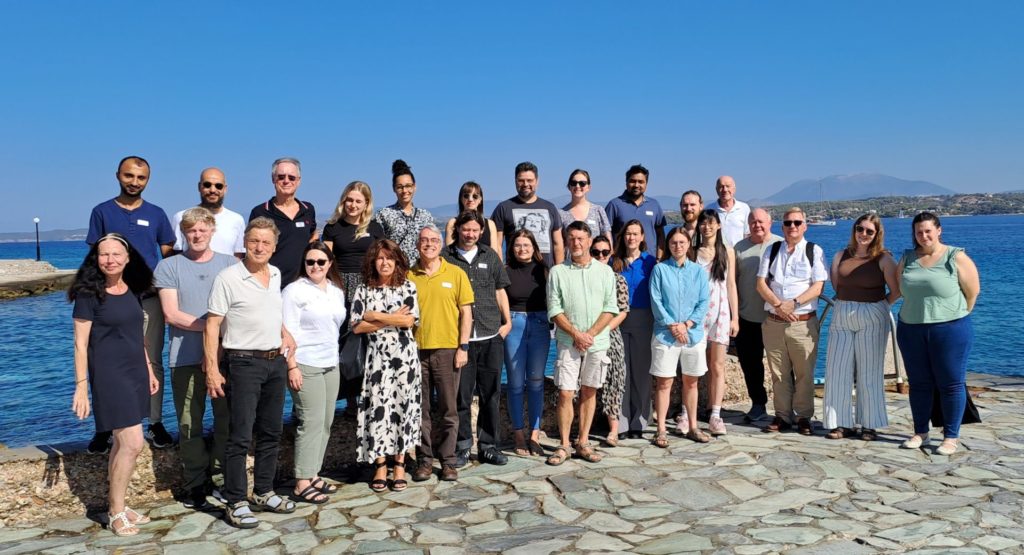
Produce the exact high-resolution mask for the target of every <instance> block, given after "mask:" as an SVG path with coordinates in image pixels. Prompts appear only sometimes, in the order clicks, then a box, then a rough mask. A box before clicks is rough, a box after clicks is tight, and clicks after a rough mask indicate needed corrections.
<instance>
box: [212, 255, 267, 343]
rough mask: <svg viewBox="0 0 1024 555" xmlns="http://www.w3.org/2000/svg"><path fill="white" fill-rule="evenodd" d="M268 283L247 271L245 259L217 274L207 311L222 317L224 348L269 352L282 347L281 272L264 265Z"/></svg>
mask: <svg viewBox="0 0 1024 555" xmlns="http://www.w3.org/2000/svg"><path fill="white" fill-rule="evenodd" d="M267 269H268V270H269V271H270V286H269V287H264V286H263V284H262V283H260V280H259V279H258V278H257V277H256V276H254V275H252V274H251V273H249V270H248V269H247V268H246V267H245V263H244V262H239V263H238V264H235V265H234V266H229V267H227V268H225V269H224V270H222V271H221V272H220V273H219V274H217V278H216V279H215V280H213V290H212V291H210V303H209V306H208V311H209V313H210V314H213V315H215V316H223V317H224V338H223V340H222V342H221V344H222V345H223V346H224V348H225V349H243V350H257V351H269V350H271V349H277V348H280V347H281V324H282V320H283V317H282V307H281V305H282V302H281V271H280V270H278V269H277V268H275V267H274V266H267Z"/></svg>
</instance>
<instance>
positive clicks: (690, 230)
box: [679, 189, 704, 239]
mask: <svg viewBox="0 0 1024 555" xmlns="http://www.w3.org/2000/svg"><path fill="white" fill-rule="evenodd" d="M703 211H704V199H702V198H701V197H700V193H698V192H697V191H694V190H693V189H690V190H689V191H686V192H685V193H683V196H682V197H681V198H680V199H679V216H680V217H681V218H683V223H682V224H680V225H682V226H683V230H684V231H686V234H687V235H689V236H690V239H693V234H694V233H697V216H700V213H701V212H703Z"/></svg>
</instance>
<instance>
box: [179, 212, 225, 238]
mask: <svg viewBox="0 0 1024 555" xmlns="http://www.w3.org/2000/svg"><path fill="white" fill-rule="evenodd" d="M198 223H204V224H206V225H208V226H210V229H216V227H217V218H215V217H214V216H213V212H210V211H209V210H207V209H206V208H203V207H202V206H196V207H195V208H189V209H188V210H186V211H185V212H183V213H182V214H181V223H180V224H178V229H180V230H181V232H182V233H185V232H186V231H188V230H190V229H192V228H193V227H195V225H196V224H198Z"/></svg>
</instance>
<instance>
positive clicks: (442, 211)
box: [427, 195, 714, 221]
mask: <svg viewBox="0 0 1024 555" xmlns="http://www.w3.org/2000/svg"><path fill="white" fill-rule="evenodd" d="M506 198H508V197H504V198H501V199H498V200H490V199H487V200H486V201H484V214H486V215H487V216H488V217H490V215H491V212H493V211H494V207H495V206H497V205H498V203H499V202H501V201H503V200H505V199H506ZM544 198H546V199H547V200H549V201H551V203H552V204H554V205H555V206H557V207H559V208H561V207H563V206H565V205H566V204H569V199H570V198H571V197H570V196H569V195H559V196H556V197H544ZM650 198H653V199H654V200H657V201H658V204H660V205H661V209H662V210H679V197H677V196H672V195H654V196H652V197H650ZM609 200H611V199H599V198H596V197H590V202H593V203H594V204H597V205H600V206H604V205H606V204H608V201H609ZM711 200H714V199H711ZM458 209H459V205H457V204H455V203H452V204H442V205H440V206H433V207H430V208H427V210H429V211H430V213H431V214H432V215H433V216H434V218H436V219H438V220H441V221H445V220H447V219H448V218H450V217H453V216H455V212H456V211H458Z"/></svg>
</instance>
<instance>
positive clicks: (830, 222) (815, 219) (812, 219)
mask: <svg viewBox="0 0 1024 555" xmlns="http://www.w3.org/2000/svg"><path fill="white" fill-rule="evenodd" d="M818 204H823V205H824V208H825V214H823V215H821V216H808V217H807V225H822V226H835V225H836V219H835V217H833V215H832V206H831V205H830V204H829V203H828V201H827V200H825V194H824V192H823V191H822V186H821V180H820V179H819V180H818Z"/></svg>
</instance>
